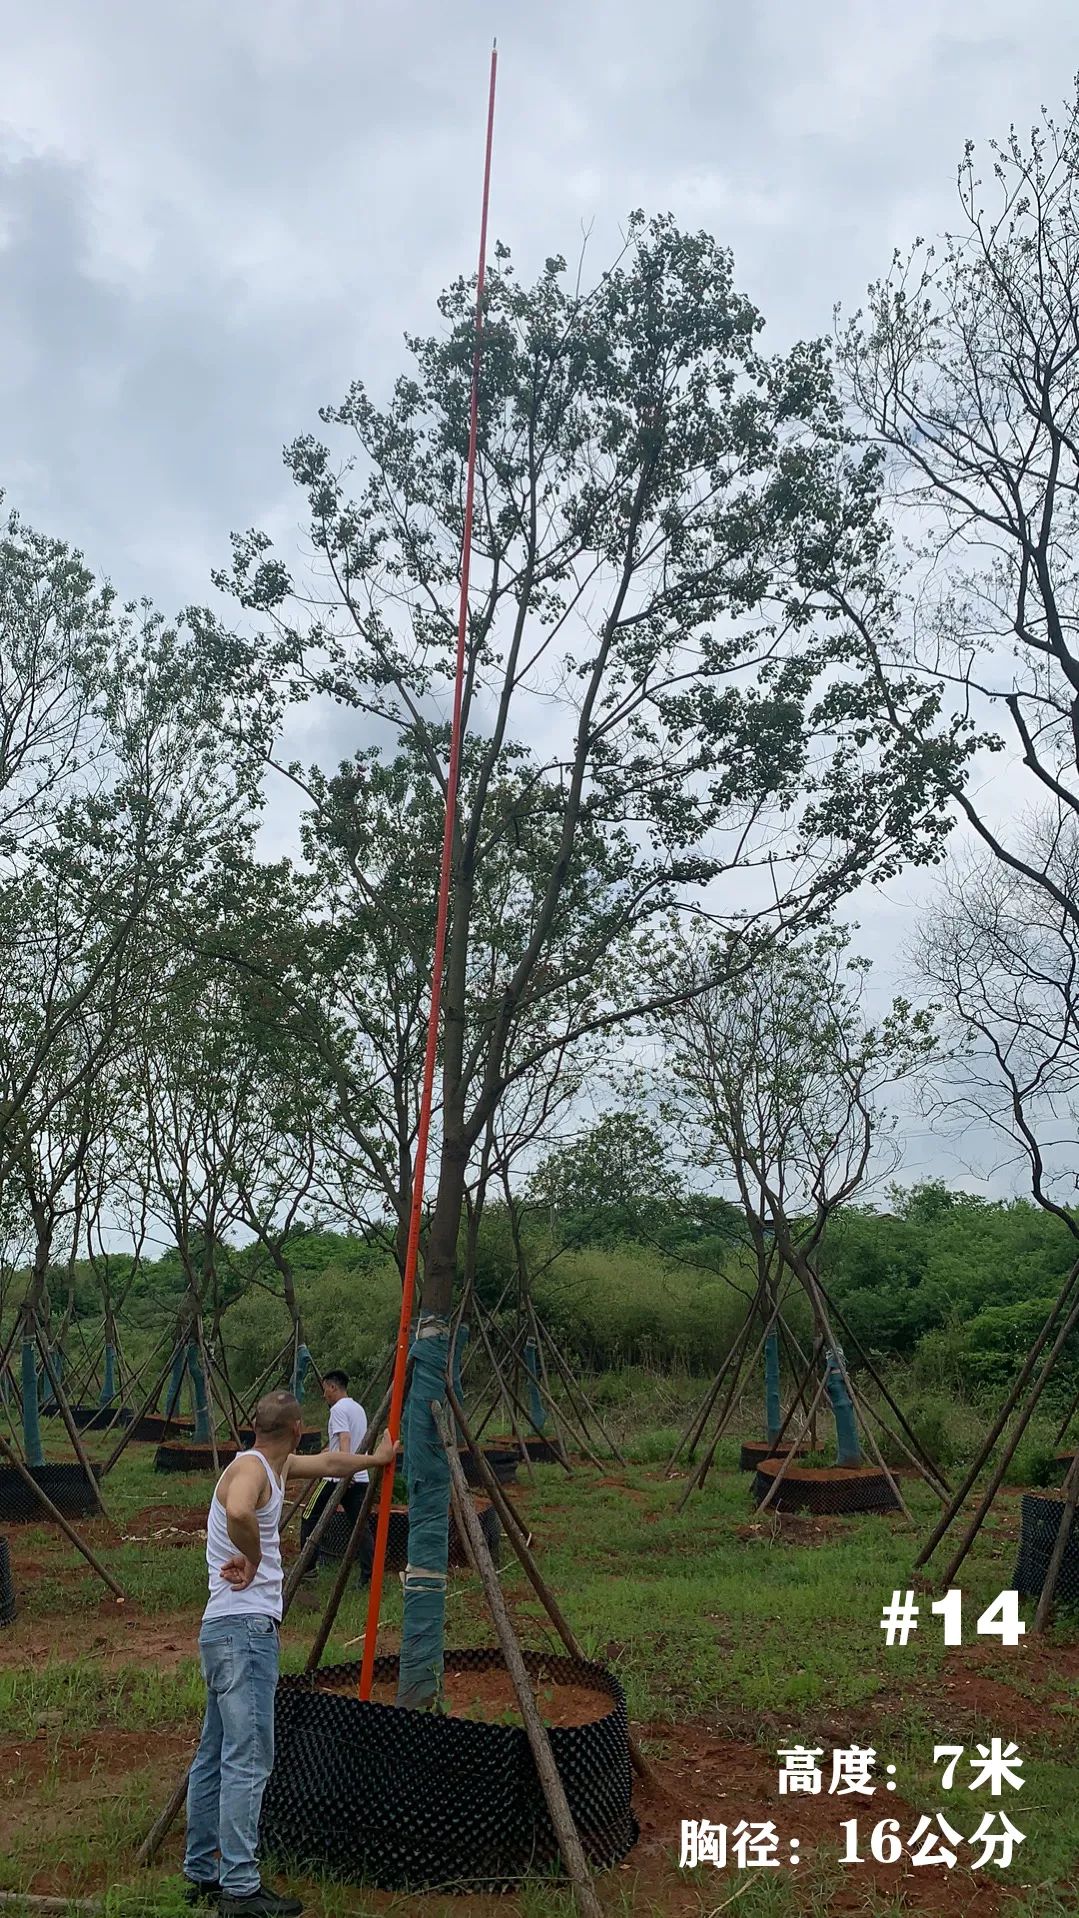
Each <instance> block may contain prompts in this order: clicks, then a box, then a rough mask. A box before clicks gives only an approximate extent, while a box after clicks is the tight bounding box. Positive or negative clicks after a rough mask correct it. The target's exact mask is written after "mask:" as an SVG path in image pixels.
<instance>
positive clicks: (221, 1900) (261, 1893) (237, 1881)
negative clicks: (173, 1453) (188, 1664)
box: [184, 1392, 399, 1918]
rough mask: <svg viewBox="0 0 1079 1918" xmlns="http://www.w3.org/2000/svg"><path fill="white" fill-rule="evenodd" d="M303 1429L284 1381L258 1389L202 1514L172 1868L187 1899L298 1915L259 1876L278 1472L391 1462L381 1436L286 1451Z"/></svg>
mask: <svg viewBox="0 0 1079 1918" xmlns="http://www.w3.org/2000/svg"><path fill="white" fill-rule="evenodd" d="M302 1429H303V1415H302V1413H301V1410H300V1406H299V1403H298V1401H297V1400H296V1399H294V1398H293V1396H292V1394H291V1393H290V1392H270V1393H268V1394H267V1396H266V1397H265V1398H264V1399H262V1400H260V1402H259V1405H258V1408H257V1410H256V1412H255V1443H254V1446H253V1448H252V1450H251V1451H250V1452H241V1453H240V1456H239V1457H238V1458H237V1459H235V1460H234V1461H233V1463H232V1464H231V1465H230V1466H229V1467H228V1468H227V1470H226V1471H224V1472H223V1473H222V1475H221V1477H220V1479H219V1480H218V1483H217V1487H216V1490H215V1492H214V1496H213V1498H212V1499H211V1501H210V1511H209V1516H208V1518H207V1521H206V1565H207V1571H208V1574H209V1585H210V1596H209V1601H208V1603H207V1606H206V1610H205V1613H204V1614H203V1620H202V1629H201V1631H200V1632H199V1660H200V1663H201V1666H202V1676H203V1678H204V1680H205V1683H206V1691H207V1699H206V1716H205V1718H204V1720H203V1726H202V1738H201V1740H200V1743H199V1749H198V1752H197V1754H196V1757H195V1762H194V1764H193V1766H192V1767H191V1775H190V1778H189V1781H188V1788H187V1849H186V1851H185V1854H184V1877H185V1879H186V1881H187V1897H188V1900H189V1902H190V1903H192V1904H195V1903H199V1902H201V1901H207V1902H211V1901H212V1902H216V1903H217V1904H218V1906H219V1908H220V1910H221V1911H222V1912H224V1913H237V1914H239V1913H250V1914H251V1918H299V1914H300V1912H301V1911H302V1909H303V1907H302V1905H301V1904H300V1902H299V1900H298V1899H296V1898H282V1897H279V1896H278V1895H277V1894H276V1893H275V1892H272V1891H269V1890H267V1889H266V1888H265V1887H264V1886H263V1884H262V1882H261V1879H260V1877H259V1867H258V1828H259V1813H260V1812H261V1810H262V1795H263V1792H264V1790H265V1788H266V1780H267V1779H268V1778H269V1776H270V1772H271V1771H272V1769H273V1729H274V1717H273V1715H274V1693H275V1691H276V1689H277V1657H278V1626H279V1625H280V1622H281V1613H282V1592H283V1587H284V1578H283V1574H282V1568H281V1530H280V1527H281V1510H282V1506H283V1504H284V1500H285V1485H286V1481H288V1482H289V1483H290V1485H291V1484H292V1482H293V1481H296V1482H299V1481H302V1480H311V1479H320V1478H352V1477H353V1475H354V1474H355V1473H356V1472H366V1471H367V1470H368V1469H369V1467H371V1466H378V1467H382V1466H384V1465H392V1463H393V1461H394V1458H395V1456H396V1453H397V1451H398V1449H399V1448H398V1447H397V1446H395V1445H394V1444H393V1443H392V1441H391V1439H390V1438H389V1435H388V1434H387V1435H385V1436H384V1437H383V1438H382V1439H381V1440H380V1441H379V1444H378V1446H377V1447H376V1449H375V1451H374V1452H373V1453H351V1452H343V1451H334V1452H318V1453H315V1454H314V1455H311V1456H308V1457H306V1458H305V1457H303V1456H301V1455H300V1454H298V1453H297V1451H296V1449H295V1448H296V1447H297V1446H298V1445H299V1442H300V1434H301V1432H302Z"/></svg>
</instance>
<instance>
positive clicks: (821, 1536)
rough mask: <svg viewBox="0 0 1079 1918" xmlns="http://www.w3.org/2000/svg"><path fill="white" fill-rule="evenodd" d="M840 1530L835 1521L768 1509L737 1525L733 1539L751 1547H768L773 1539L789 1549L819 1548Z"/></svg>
mask: <svg viewBox="0 0 1079 1918" xmlns="http://www.w3.org/2000/svg"><path fill="white" fill-rule="evenodd" d="M840 1529H841V1526H840V1521H839V1520H838V1519H837V1518H829V1517H821V1518H805V1517H803V1515H802V1514H801V1513H800V1512H777V1511H775V1510H773V1508H772V1506H769V1507H768V1510H767V1512H766V1513H765V1515H764V1517H763V1518H761V1519H758V1520H757V1521H756V1522H755V1523H750V1524H748V1525H739V1526H738V1527H737V1528H736V1530H735V1537H736V1538H741V1539H744V1540H746V1541H747V1543H751V1544H755V1545H771V1544H772V1543H773V1542H774V1541H775V1540H777V1539H782V1540H783V1541H784V1542H785V1543H787V1544H790V1545H823V1544H824V1542H825V1540H826V1539H828V1538H832V1537H834V1535H835V1533H836V1532H837V1531H838V1530H840Z"/></svg>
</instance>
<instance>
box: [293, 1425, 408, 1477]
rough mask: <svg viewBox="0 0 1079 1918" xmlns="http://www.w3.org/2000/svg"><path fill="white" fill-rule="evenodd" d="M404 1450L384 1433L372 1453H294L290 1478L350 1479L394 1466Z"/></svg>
mask: <svg viewBox="0 0 1079 1918" xmlns="http://www.w3.org/2000/svg"><path fill="white" fill-rule="evenodd" d="M400 1450H401V1446H400V1442H399V1441H398V1442H396V1443H395V1441H394V1440H393V1439H391V1437H390V1435H389V1433H388V1432H384V1433H383V1434H382V1437H381V1438H380V1439H379V1442H378V1444H377V1445H376V1447H375V1449H374V1451H373V1452H311V1453H308V1454H306V1455H305V1454H304V1453H302V1452H291V1453H290V1454H289V1461H288V1465H287V1467H286V1471H287V1473H288V1476H289V1478H294V1479H313V1478H351V1477H352V1476H353V1474H354V1473H356V1472H368V1471H370V1470H371V1469H372V1467H374V1468H375V1469H376V1470H378V1469H380V1468H381V1467H382V1466H384V1465H392V1464H393V1462H394V1460H395V1459H396V1458H397V1456H398V1454H399V1452H400Z"/></svg>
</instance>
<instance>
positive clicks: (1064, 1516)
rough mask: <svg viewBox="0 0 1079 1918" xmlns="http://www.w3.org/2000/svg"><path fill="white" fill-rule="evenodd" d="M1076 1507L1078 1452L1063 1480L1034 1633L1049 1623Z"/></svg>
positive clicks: (1078, 1498)
mask: <svg viewBox="0 0 1079 1918" xmlns="http://www.w3.org/2000/svg"><path fill="white" fill-rule="evenodd" d="M1077 1505H1079V1452H1077V1453H1076V1454H1075V1457H1074V1458H1073V1460H1072V1462H1071V1464H1070V1465H1069V1467H1068V1476H1067V1478H1066V1479H1065V1480H1064V1503H1063V1505H1062V1507H1061V1512H1060V1529H1059V1531H1058V1532H1057V1535H1056V1538H1055V1539H1054V1540H1053V1550H1052V1555H1051V1557H1050V1559H1049V1563H1048V1565H1047V1566H1046V1568H1045V1584H1044V1585H1043V1586H1042V1589H1041V1596H1040V1597H1039V1599H1038V1609H1037V1611H1036V1612H1035V1614H1034V1630H1035V1631H1036V1632H1044V1630H1045V1628H1046V1626H1047V1625H1048V1623H1049V1616H1050V1613H1051V1612H1052V1609H1053V1600H1054V1598H1055V1597H1056V1592H1057V1582H1058V1580H1059V1578H1060V1568H1061V1566H1062V1565H1063V1563H1064V1554H1065V1552H1066V1551H1067V1549H1068V1540H1069V1539H1070V1537H1071V1530H1072V1520H1073V1519H1074V1517H1075V1508H1076V1506H1077Z"/></svg>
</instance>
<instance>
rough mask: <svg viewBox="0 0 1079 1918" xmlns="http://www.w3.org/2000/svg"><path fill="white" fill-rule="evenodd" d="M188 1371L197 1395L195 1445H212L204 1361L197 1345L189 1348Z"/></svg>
mask: <svg viewBox="0 0 1079 1918" xmlns="http://www.w3.org/2000/svg"><path fill="white" fill-rule="evenodd" d="M187 1369H188V1371H189V1372H190V1374H191V1384H192V1388H193V1390H194V1394H195V1444H196V1445H209V1443H210V1406H209V1402H208V1400H207V1397H206V1374H205V1373H204V1371H203V1369H202V1359H201V1357H200V1355H199V1348H198V1346H197V1345H194V1344H192V1345H189V1346H188V1348H187Z"/></svg>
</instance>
